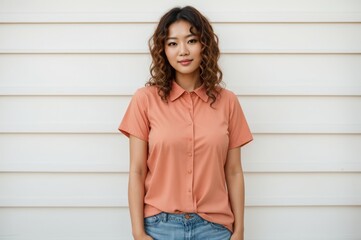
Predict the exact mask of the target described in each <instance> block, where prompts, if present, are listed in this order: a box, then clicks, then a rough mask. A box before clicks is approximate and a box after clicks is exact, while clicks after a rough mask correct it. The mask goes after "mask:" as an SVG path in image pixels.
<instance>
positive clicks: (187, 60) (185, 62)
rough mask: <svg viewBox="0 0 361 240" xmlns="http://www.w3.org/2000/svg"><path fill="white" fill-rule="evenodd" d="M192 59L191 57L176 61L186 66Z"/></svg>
mask: <svg viewBox="0 0 361 240" xmlns="http://www.w3.org/2000/svg"><path fill="white" fill-rule="evenodd" d="M192 61H193V59H184V60H181V61H178V63H180V64H182V65H184V66H186V65H189V64H190V63H191V62H192Z"/></svg>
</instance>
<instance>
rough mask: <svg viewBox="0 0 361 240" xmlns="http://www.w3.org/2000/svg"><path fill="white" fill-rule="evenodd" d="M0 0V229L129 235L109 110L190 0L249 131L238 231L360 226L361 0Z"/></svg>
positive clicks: (10, 235)
mask: <svg viewBox="0 0 361 240" xmlns="http://www.w3.org/2000/svg"><path fill="white" fill-rule="evenodd" d="M176 3H177V4H175V1H160V0H154V1H146V0H143V1H121V0H117V1H115V0H107V1H104V0H93V1H88V0H87V1H86V0H82V1H80V0H79V1H54V0H53V1H47V0H31V1H25V0H0V239H1V240H119V239H131V228H130V218H129V213H128V203H127V201H128V200H127V177H128V168H129V158H128V157H129V154H128V140H127V138H126V137H125V136H123V135H122V134H121V133H120V132H118V130H117V128H118V125H119V123H120V121H121V119H122V117H123V113H124V111H125V109H126V107H127V105H128V103H129V100H130V97H131V95H132V94H133V93H134V91H135V90H136V89H137V88H139V87H142V86H143V85H144V83H145V81H146V80H147V79H148V77H149V64H150V57H149V55H148V47H147V40H148V39H149V37H150V35H151V34H152V32H153V30H154V28H155V26H156V25H155V24H156V22H157V21H158V20H159V18H160V16H161V15H162V14H163V13H165V12H166V11H167V10H169V9H170V8H171V7H174V6H176V5H179V6H185V5H187V4H192V5H193V6H195V7H197V8H198V9H199V10H200V11H201V12H202V13H204V14H205V15H206V16H207V17H208V19H209V20H210V21H211V22H212V24H213V26H214V30H215V32H216V33H217V34H218V36H219V38H220V47H221V51H222V56H221V59H220V64H221V66H222V69H223V72H224V81H225V82H226V84H227V85H226V86H227V88H228V89H230V90H232V91H234V92H235V93H236V94H237V95H238V96H239V100H240V102H241V105H242V107H243V110H244V112H245V115H246V118H247V120H248V123H249V125H250V128H251V131H252V132H253V134H254V140H253V142H251V143H250V144H248V145H246V146H245V147H244V148H242V164H243V168H244V171H245V181H246V212H245V240H292V239H297V240H311V239H312V240H320V239H325V240H326V239H327V240H356V239H361V228H360V226H361V208H360V205H361V174H360V171H361V135H360V133H361V98H360V96H361V2H360V1H356V0H355V1H351V0H338V1H337V0H333V1H326V0H317V1H315V0H312V1H311V0H305V1H283V0H257V1H251V0H247V1H246V0H243V1H235V0H234V1H229V0H225V1H176Z"/></svg>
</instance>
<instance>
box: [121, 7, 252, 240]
mask: <svg viewBox="0 0 361 240" xmlns="http://www.w3.org/2000/svg"><path fill="white" fill-rule="evenodd" d="M149 47H150V52H151V55H152V59H153V62H152V66H151V78H150V80H149V81H148V82H147V83H146V86H145V87H143V88H140V89H138V90H137V91H136V93H135V94H134V96H133V97H132V100H131V102H130V104H129V106H128V109H127V111H126V113H125V115H124V118H123V120H122V122H121V123H120V126H119V130H120V131H121V132H122V133H124V134H125V135H126V136H127V137H129V138H130V171H129V186H128V187H129V190H128V197H129V208H130V215H131V222H132V233H133V236H134V238H135V239H136V240H138V239H139V240H140V239H159V240H172V239H201V240H204V239H214V240H223V239H232V240H241V239H243V225H244V224H243V219H244V179H243V171H242V167H241V161H240V147H241V146H243V145H245V144H246V143H248V142H250V141H252V140H253V137H252V133H251V132H250V129H249V127H248V124H247V121H246V119H245V116H244V114H243V111H242V108H241V106H240V103H239V102H238V99H237V96H236V95H235V94H234V93H233V92H231V91H229V90H226V89H224V88H222V87H221V86H220V84H221V82H222V72H221V70H220V69H219V66H218V63H217V61H218V58H219V54H220V52H219V47H218V38H217V36H216V35H215V33H214V32H213V29H212V27H211V25H210V23H209V22H208V20H207V19H206V18H205V17H204V16H203V15H202V14H201V13H200V12H199V11H197V10H196V9H195V8H193V7H190V6H187V7H184V8H173V9H171V10H170V11H169V12H167V13H166V14H165V15H164V16H163V17H162V18H161V19H160V22H159V24H158V26H157V28H156V30H155V32H154V34H153V36H152V37H151V39H150V41H149Z"/></svg>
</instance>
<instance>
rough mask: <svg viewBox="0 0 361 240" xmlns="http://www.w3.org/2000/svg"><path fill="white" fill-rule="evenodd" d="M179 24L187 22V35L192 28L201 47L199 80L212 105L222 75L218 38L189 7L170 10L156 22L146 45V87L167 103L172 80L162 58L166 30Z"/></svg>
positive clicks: (207, 22) (165, 59) (202, 17)
mask: <svg viewBox="0 0 361 240" xmlns="http://www.w3.org/2000/svg"><path fill="white" fill-rule="evenodd" d="M179 20H185V21H187V22H189V23H190V24H191V26H192V27H191V29H190V31H191V32H192V28H195V29H196V32H192V33H194V34H197V35H198V37H199V39H200V43H201V44H202V50H201V54H202V61H201V64H200V78H201V81H202V83H204V85H205V88H206V93H207V95H208V97H210V98H211V99H212V102H211V105H212V104H213V103H214V102H215V101H216V98H217V96H216V95H218V93H219V91H218V89H219V88H218V87H219V86H220V83H221V82H222V75H223V74H222V71H221V69H220V68H219V66H218V59H219V56H220V51H219V47H218V37H217V35H216V34H215V33H214V31H213V28H212V26H211V24H210V23H209V21H208V20H207V18H206V17H204V16H203V15H202V14H201V13H200V12H199V11H198V10H197V9H195V8H194V7H191V6H186V7H184V8H179V7H175V8H172V9H171V10H169V11H168V12H167V13H166V14H164V15H163V16H162V18H161V19H160V21H159V23H158V26H157V28H156V30H155V32H154V34H153V35H152V37H151V38H150V39H149V41H148V46H149V50H150V53H151V56H152V64H151V66H150V74H151V78H150V79H149V80H148V82H147V83H146V86H156V87H157V88H158V94H159V96H160V97H161V98H162V100H164V101H167V98H168V96H169V93H170V91H171V89H172V80H173V79H175V70H174V68H173V67H172V66H171V65H170V63H169V62H168V59H167V57H166V54H165V49H164V47H165V39H166V37H167V36H168V29H169V26H170V25H171V24H172V23H174V22H176V21H179Z"/></svg>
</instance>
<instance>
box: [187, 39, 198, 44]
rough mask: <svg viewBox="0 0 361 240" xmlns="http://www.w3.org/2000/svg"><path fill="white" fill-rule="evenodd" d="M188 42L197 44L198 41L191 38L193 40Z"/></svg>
mask: <svg viewBox="0 0 361 240" xmlns="http://www.w3.org/2000/svg"><path fill="white" fill-rule="evenodd" d="M188 42H189V43H192V44H193V43H196V42H198V40H197V39H195V38H193V39H190V40H189V41H188Z"/></svg>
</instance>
